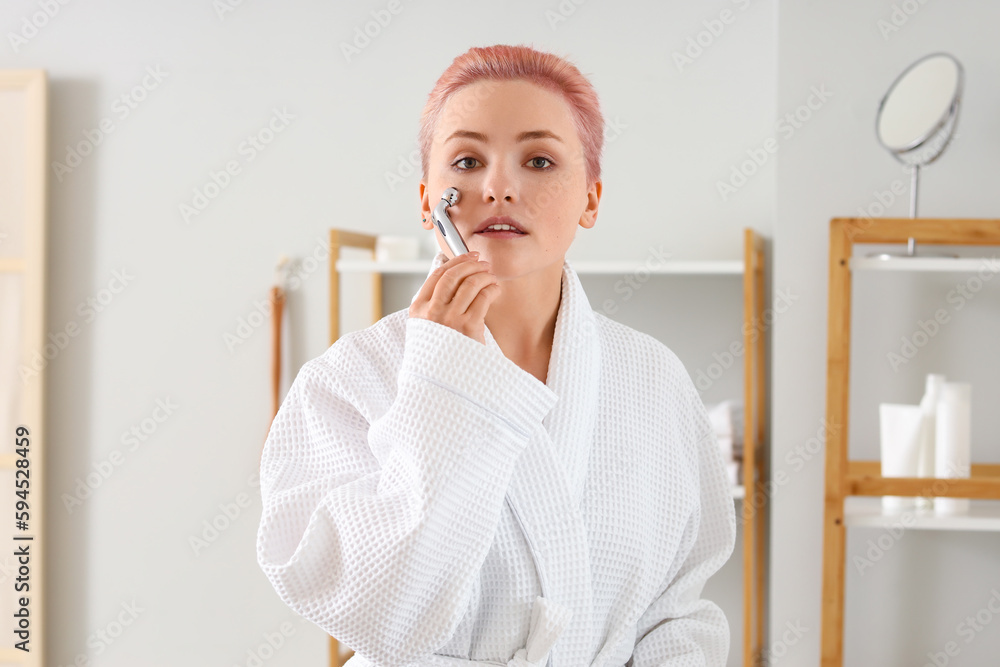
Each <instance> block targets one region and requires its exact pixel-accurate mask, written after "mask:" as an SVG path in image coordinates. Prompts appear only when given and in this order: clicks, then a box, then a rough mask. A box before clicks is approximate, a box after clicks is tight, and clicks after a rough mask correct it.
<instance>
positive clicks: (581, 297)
mask: <svg viewBox="0 0 1000 667" xmlns="http://www.w3.org/2000/svg"><path fill="white" fill-rule="evenodd" d="M447 259H448V257H447V256H446V255H445V254H444V253H443V252H439V253H438V254H437V256H436V257H435V258H434V260H433V262H432V266H431V268H430V270H429V271H428V273H427V275H428V276H430V274H431V272H433V271H434V269H436V268H437V267H439V266H440V265H441V264H442V263H444V262H445V261H446V260H447ZM561 290H562V291H561V295H560V300H559V309H558V311H557V314H556V326H555V334H554V337H553V341H552V354H551V357H550V358H549V366H548V373H547V377H546V380H545V384H544V385H542V383H541V382H539V381H538V379H537V378H535V377H534V376H532V375H530V374H529V373H527V371H525V374H526V375H528V376H529V377H531V378H532V379H533V380H534V381H535V382H538V384H539V385H540V388H541V389H542V390H543V391H548V392H552V393H553V394H555V396H556V398H557V400H556V401H555V403H554V405H553V407H552V409H551V410H550V411H549V412H548V413H547V414H546V415H545V417H544V418H543V420H542V428H539V429H536V431H535V432H534V433H533V434H532V437H531V439H530V441H529V443H528V446H527V447H526V448H525V450H524V451H523V452H522V454H521V456H520V457H519V459H518V461H517V464H516V466H515V469H514V474H513V476H512V478H511V482H510V486H509V487H508V491H507V501H508V504H510V505H511V508H512V510H513V511H514V513H515V515H516V516H517V519H518V521H519V522H520V524H521V527H522V529H523V530H524V532H525V536H526V538H527V540H528V543H529V545H530V546H531V549H532V552H533V555H534V558H535V563H536V566H537V568H538V571H539V579H540V583H541V586H542V591H543V593H544V597H545V603H544V605H546V607H547V608H548V609H550V610H551V614H550V617H552V618H564V617H565V616H567V615H568V616H570V618H569V621H568V623H562V622H560V623H558V626H559V627H560V630H559V631H558V632H556V633H554V634H555V635H556V636H550V637H549V638H548V639H549V640H550V641H546V640H542V639H541V638H540V637H532V636H531V635H530V634H529V638H528V646H529V648H530V646H531V644H532V643H533V640H535V643H538V642H543V643H546V644H548V643H551V642H555V645H554V646H553V647H552V655H553V657H554V658H555V664H558V665H582V664H588V663H589V660H590V658H591V655H592V653H591V652H590V651H591V650H592V649H593V648H594V647H595V645H596V639H597V634H598V633H597V632H595V630H594V626H593V613H592V612H593V589H592V587H593V584H592V577H591V570H590V544H589V540H588V532H587V526H586V523H585V521H584V515H583V513H582V511H581V501H582V498H583V492H584V489H585V486H586V481H587V474H588V471H589V469H590V465H589V464H590V452H591V445H592V443H593V437H594V424H595V421H596V417H597V411H598V407H599V406H598V404H597V401H598V392H599V390H600V371H601V343H600V337H599V331H598V328H597V318H596V315H595V313H594V311H593V309H592V308H591V306H590V302H589V300H588V299H587V295H586V293H585V292H584V290H583V286H582V285H581V283H580V279H579V276H578V275H577V273H576V271H575V270H574V269H573V268H572V266H570V264H569V262H568V261H565V260H564V261H563V274H562V286H561ZM414 298H416V297H414ZM483 337H484V340H485V342H486V345H487V346H488V347H490V348H491V349H495V350H496V351H497V353H498V354H503V351H502V350H501V349H500V346H499V345H498V344H497V342H496V339H495V338H493V334H492V333H491V332H490V330H489V327H485V328H484V336H483ZM537 604H539V603H537V602H536V605H537ZM567 612H569V613H567ZM533 626H534V624H533ZM562 626H565V627H564V628H563V627H562ZM560 637H562V638H565V641H564V642H559V641H558V639H559V638H560ZM574 647H576V649H577V650H580V647H586V648H587V650H588V653H587V654H585V655H573V654H570V653H569V651H570V650H571V649H572V648H574ZM542 664H544V663H542Z"/></svg>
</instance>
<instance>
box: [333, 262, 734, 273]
mask: <svg viewBox="0 0 1000 667" xmlns="http://www.w3.org/2000/svg"><path fill="white" fill-rule="evenodd" d="M569 263H570V266H572V267H573V270H574V271H576V272H577V273H579V274H591V275H593V274H612V275H614V274H621V275H628V274H632V273H636V272H637V271H639V270H640V269H642V270H645V271H648V272H649V273H651V274H654V275H669V274H674V275H735V276H741V275H743V262H742V261H740V260H732V261H726V260H718V261H715V260H691V261H676V262H666V263H663V264H658V265H656V266H647V264H646V261H645V260H579V261H574V260H569ZM430 266H431V260H430V259H414V260H407V261H387V262H376V261H374V260H370V259H341V260H338V261H337V270H338V271H340V272H341V273H376V272H377V273H399V274H418V275H421V274H426V273H427V272H428V271H429V270H430Z"/></svg>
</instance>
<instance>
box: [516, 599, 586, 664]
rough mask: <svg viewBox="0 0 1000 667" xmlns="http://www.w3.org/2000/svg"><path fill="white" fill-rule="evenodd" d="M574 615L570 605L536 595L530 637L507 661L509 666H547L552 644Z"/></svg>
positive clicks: (532, 610) (532, 609)
mask: <svg viewBox="0 0 1000 667" xmlns="http://www.w3.org/2000/svg"><path fill="white" fill-rule="evenodd" d="M572 615H573V611H572V610H571V609H570V608H569V607H567V606H565V605H561V604H557V603H555V602H552V601H551V600H546V599H545V598H543V597H541V596H538V597H536V598H535V604H534V605H533V606H532V607H531V621H530V623H529V625H528V639H527V641H526V642H525V646H524V648H519V649H518V650H517V651H516V652H515V653H514V657H513V658H511V659H510V660H509V661H508V662H507V667H545V661H546V660H547V659H548V657H549V651H550V650H551V649H552V645H553V644H555V643H556V640H557V639H559V635H561V634H562V632H563V630H565V629H566V626H567V625H569V619H570V616H572Z"/></svg>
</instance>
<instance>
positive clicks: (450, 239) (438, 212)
mask: <svg viewBox="0 0 1000 667" xmlns="http://www.w3.org/2000/svg"><path fill="white" fill-rule="evenodd" d="M458 199H459V194H458V190H456V189H455V188H448V189H447V190H445V191H444V192H443V193H441V201H439V202H438V205H437V206H435V207H434V210H433V211H432V212H431V219H432V220H433V221H434V225H435V226H436V227H437V228H438V231H440V232H441V236H443V237H444V240H445V242H446V243H447V244H448V247H449V248H451V252H452V254H453V255H455V257H458V256H459V255H462V254H465V253H467V252H469V248H468V246H466V245H465V241H464V240H463V239H462V235H461V234H459V233H458V229H457V228H456V227H455V223H453V222H452V221H451V218H449V217H448V207H449V206H452V205H454V204H457V203H458Z"/></svg>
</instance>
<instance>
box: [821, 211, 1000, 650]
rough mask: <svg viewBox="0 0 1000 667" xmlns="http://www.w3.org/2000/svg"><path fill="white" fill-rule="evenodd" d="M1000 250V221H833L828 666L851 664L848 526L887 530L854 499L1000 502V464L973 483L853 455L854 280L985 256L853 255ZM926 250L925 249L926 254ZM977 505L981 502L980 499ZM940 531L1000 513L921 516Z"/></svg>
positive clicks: (956, 266)
mask: <svg viewBox="0 0 1000 667" xmlns="http://www.w3.org/2000/svg"><path fill="white" fill-rule="evenodd" d="M909 238H914V239H916V241H917V245H918V247H921V246H923V245H925V244H927V245H953V246H1000V220H993V219H990V220H983V219H952V218H915V219H913V218H875V219H871V218H834V219H833V220H831V221H830V284H829V289H830V300H829V319H828V327H829V330H828V334H827V389H826V423H827V424H835V425H837V428H833V429H828V432H827V438H826V490H825V500H824V502H825V505H824V516H823V602H822V636H821V665H822V667H841V666H842V665H843V634H844V563H845V546H846V534H845V531H846V526H847V525H883V524H882V523H881V522H885V521H891V520H892V519H893V517H891V516H888V517H886V516H878V513H877V512H876V511H875V510H874V507H873V503H871V502H864V501H862V502H860V503H859V502H856V501H853V499H852V502H850V503H847V502H846V499H847V497H848V496H868V497H873V498H874V500H875V501H876V502H880V501H879V500H878V496H883V495H893V496H922V497H931V496H944V497H952V498H975V499H1000V465H997V464H973V465H972V476H971V477H970V478H968V479H936V478H926V477H925V478H916V477H912V478H911V477H907V478H904V477H883V476H882V468H881V463H880V462H879V461H852V460H851V459H850V457H849V456H848V441H847V433H848V417H849V415H848V396H849V387H850V377H849V369H850V351H851V276H852V271H856V270H884V271H899V270H905V271H977V270H980V269H981V268H982V266H983V260H982V259H974V258H959V259H949V258H931V257H927V258H923V257H915V258H898V259H897V258H894V259H890V260H876V259H870V258H862V257H853V256H852V254H853V249H854V244H859V243H861V244H900V245H902V246H905V245H906V242H907V240H908V239H909ZM918 252H919V251H918ZM974 502H975V501H974ZM917 525H918V526H919V527H920V528H922V529H932V530H998V529H1000V511H998V510H997V509H995V508H990V507H988V506H987V507H979V506H977V508H976V510H975V512H973V513H970V515H969V516H965V517H961V516H956V517H936V516H922V517H917Z"/></svg>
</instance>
